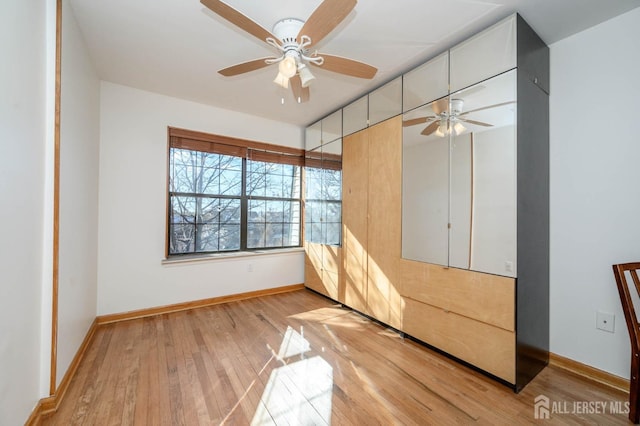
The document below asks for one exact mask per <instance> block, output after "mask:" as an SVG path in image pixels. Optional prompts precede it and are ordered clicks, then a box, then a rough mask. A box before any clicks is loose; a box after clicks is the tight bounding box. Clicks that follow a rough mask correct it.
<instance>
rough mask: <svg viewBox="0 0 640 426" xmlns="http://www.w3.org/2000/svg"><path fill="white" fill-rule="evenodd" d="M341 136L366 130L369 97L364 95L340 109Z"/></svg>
mask: <svg viewBox="0 0 640 426" xmlns="http://www.w3.org/2000/svg"><path fill="white" fill-rule="evenodd" d="M342 117H343V120H344V121H343V126H342V136H347V135H350V134H352V133H355V132H358V131H360V130H362V129H366V128H367V125H368V123H369V95H364V96H363V97H361V98H360V99H358V100H355V101H353V102H351V103H350V104H349V105H347V106H345V107H344V108H343V109H342Z"/></svg>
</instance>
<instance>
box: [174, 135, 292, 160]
mask: <svg viewBox="0 0 640 426" xmlns="http://www.w3.org/2000/svg"><path fill="white" fill-rule="evenodd" d="M169 147H170V148H178V149H190V150H194V151H202V152H210V153H212V154H222V155H233V156H236V157H242V158H247V159H249V160H254V161H266V162H271V163H280V164H290V165H294V166H303V165H304V150H302V149H298V148H291V147H287V146H282V145H275V144H269V143H264V142H255V141H250V140H246V139H239V138H232V137H229V136H221V135H214V134H210V133H203V132H195V131H193V130H185V129H179V128H176V127H169Z"/></svg>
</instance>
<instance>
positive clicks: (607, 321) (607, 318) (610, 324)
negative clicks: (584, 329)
mask: <svg viewBox="0 0 640 426" xmlns="http://www.w3.org/2000/svg"><path fill="white" fill-rule="evenodd" d="M615 323H616V317H615V315H613V314H609V313H607V312H601V311H597V312H596V328H597V329H598V330H604V331H608V332H609V333H613V332H614V330H615Z"/></svg>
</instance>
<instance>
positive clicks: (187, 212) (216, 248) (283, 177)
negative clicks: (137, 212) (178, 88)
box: [167, 128, 304, 256]
mask: <svg viewBox="0 0 640 426" xmlns="http://www.w3.org/2000/svg"><path fill="white" fill-rule="evenodd" d="M303 160H304V157H303V151H302V150H297V149H293V148H287V147H282V146H278V145H270V144H264V143H259V142H252V141H244V140H240V139H234V138H226V137H223V136H216V135H207V134H203V133H198V132H191V131H188V130H182V129H175V128H169V197H168V198H169V203H168V204H169V206H168V210H169V211H168V241H167V246H168V247H167V255H169V256H172V255H181V254H193V253H218V252H229V251H240V250H258V249H260V250H262V249H273V248H283V247H298V246H300V232H301V230H300V226H301V224H300V215H301V185H302V184H301V172H302V170H301V169H302V167H301V166H302V163H303Z"/></svg>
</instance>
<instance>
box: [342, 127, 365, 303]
mask: <svg viewBox="0 0 640 426" xmlns="http://www.w3.org/2000/svg"><path fill="white" fill-rule="evenodd" d="M368 158H369V153H368V130H367V129H365V130H362V131H360V132H357V133H354V134H352V135H349V136H346V137H345V138H344V139H343V146H342V258H343V262H344V304H345V305H347V306H349V307H351V308H353V309H355V310H357V311H360V312H366V307H367V248H368V241H367V199H368V194H367V191H368V182H367V181H368V177H367V175H368V170H369V168H368V164H369V163H368Z"/></svg>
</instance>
